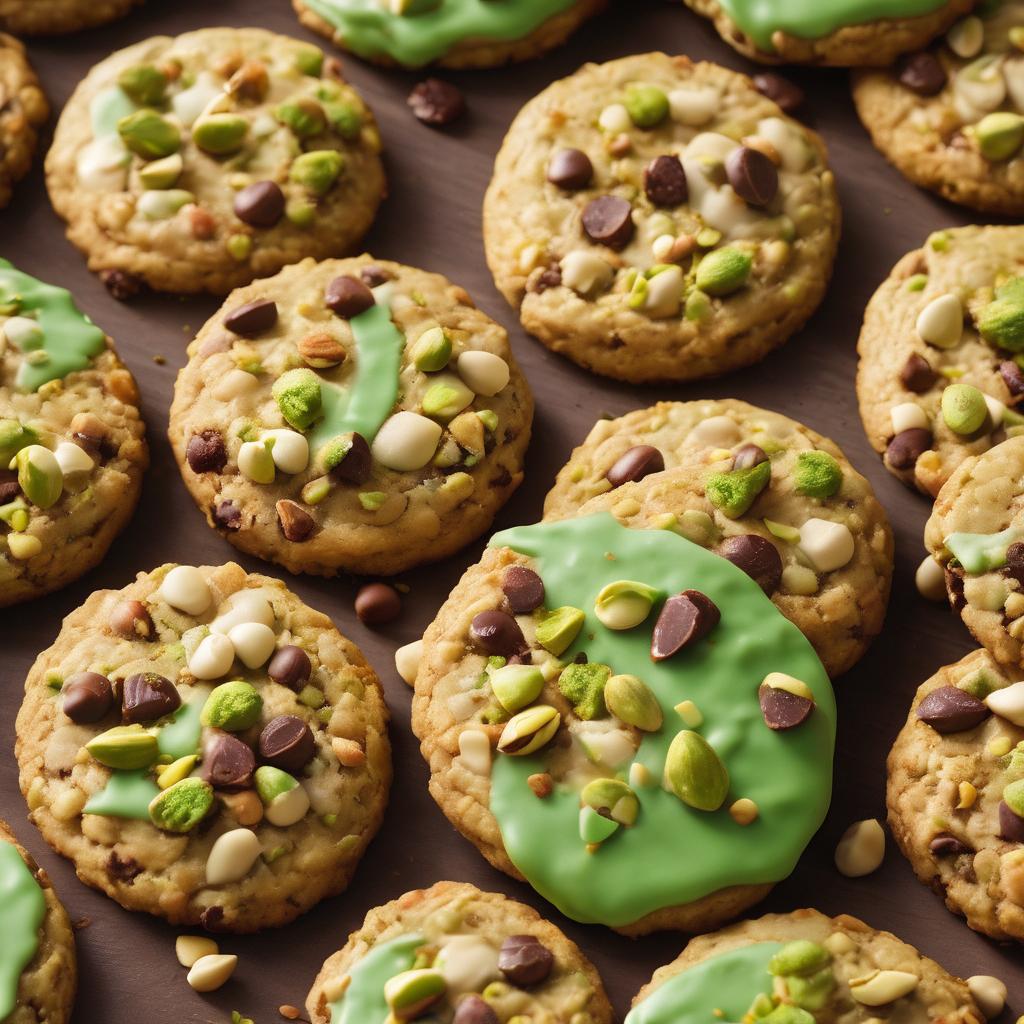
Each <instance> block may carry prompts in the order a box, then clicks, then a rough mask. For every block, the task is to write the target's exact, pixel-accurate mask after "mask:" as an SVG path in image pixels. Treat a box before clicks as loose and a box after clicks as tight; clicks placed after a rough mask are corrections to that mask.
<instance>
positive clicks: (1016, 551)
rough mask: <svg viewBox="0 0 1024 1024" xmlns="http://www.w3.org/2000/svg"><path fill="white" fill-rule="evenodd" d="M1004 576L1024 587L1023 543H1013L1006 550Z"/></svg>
mask: <svg viewBox="0 0 1024 1024" xmlns="http://www.w3.org/2000/svg"><path fill="white" fill-rule="evenodd" d="M1006 575H1007V576H1012V577H1013V578H1014V579H1015V580H1017V582H1018V583H1020V584H1021V585H1022V586H1024V542H1021V541H1019V540H1017V541H1014V542H1013V543H1012V544H1011V545H1010V546H1009V547H1008V548H1007V549H1006Z"/></svg>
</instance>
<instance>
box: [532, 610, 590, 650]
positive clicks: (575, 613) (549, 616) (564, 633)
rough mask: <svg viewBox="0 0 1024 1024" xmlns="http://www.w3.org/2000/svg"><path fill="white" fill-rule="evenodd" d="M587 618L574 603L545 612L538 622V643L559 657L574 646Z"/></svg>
mask: <svg viewBox="0 0 1024 1024" xmlns="http://www.w3.org/2000/svg"><path fill="white" fill-rule="evenodd" d="M585 619H586V616H585V615H584V614H583V612H582V611H581V610H580V609H579V608H573V607H572V605H563V606H562V607H561V608H555V609H553V610H552V611H550V612H545V613H543V614H542V616H541V619H540V621H539V622H538V623H537V630H536V637H537V643H539V644H540V645H541V647H543V648H544V650H546V651H550V652H551V653H552V654H553V655H555V657H556V658H557V657H558V656H559V655H561V654H564V653H565V652H566V651H567V650H568V649H569V647H571V646H572V642H573V641H574V640H575V639H576V637H577V635H578V634H579V631H580V630H581V629H582V628H583V622H584V620H585Z"/></svg>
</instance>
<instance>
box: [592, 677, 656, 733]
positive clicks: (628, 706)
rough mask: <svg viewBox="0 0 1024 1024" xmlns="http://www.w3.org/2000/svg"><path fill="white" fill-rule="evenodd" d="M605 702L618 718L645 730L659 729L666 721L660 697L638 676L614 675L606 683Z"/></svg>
mask: <svg viewBox="0 0 1024 1024" xmlns="http://www.w3.org/2000/svg"><path fill="white" fill-rule="evenodd" d="M604 702H605V704H607V705H608V710H609V711H610V712H611V713H612V714H613V715H615V717H616V718H619V719H621V720H622V721H623V722H625V723H626V725H632V726H635V727H636V728H637V729H642V730H643V731H644V732H655V731H657V730H658V729H660V728H661V725H662V722H663V721H664V715H663V714H662V710H661V705H660V704H659V703H658V698H657V697H655V696H654V692H653V691H652V690H651V688H650V687H649V686H648V685H647V684H646V683H645V682H643V681H642V680H641V679H638V678H637V677H636V676H631V675H617V676H612V677H611V679H609V680H608V682H607V683H605V687H604Z"/></svg>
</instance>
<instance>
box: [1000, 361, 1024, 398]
mask: <svg viewBox="0 0 1024 1024" xmlns="http://www.w3.org/2000/svg"><path fill="white" fill-rule="evenodd" d="M999 376H1000V377H1002V378H1003V383H1004V384H1005V385H1006V387H1007V389H1008V390H1009V392H1010V394H1011V395H1013V397H1014V398H1017V397H1018V396H1020V395H1024V370H1022V369H1021V368H1020V367H1019V366H1018V365H1017V364H1016V363H1015V362H1014V361H1013V360H1012V359H1004V360H1003V361H1002V362H1001V363H1000V364H999Z"/></svg>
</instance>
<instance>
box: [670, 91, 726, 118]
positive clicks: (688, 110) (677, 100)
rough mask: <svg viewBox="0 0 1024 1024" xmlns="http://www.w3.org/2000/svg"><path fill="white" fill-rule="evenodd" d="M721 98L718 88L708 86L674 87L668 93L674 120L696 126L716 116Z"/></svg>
mask: <svg viewBox="0 0 1024 1024" xmlns="http://www.w3.org/2000/svg"><path fill="white" fill-rule="evenodd" d="M719 100H720V97H719V94H718V90H717V89H712V88H710V87H708V86H694V87H689V88H685V89H673V90H672V91H671V92H670V93H669V94H668V107H669V113H670V115H671V117H672V120H673V121H676V122H678V123H679V124H686V125H690V127H692V128H696V127H698V126H700V125H702V124H707V123H708V121H710V120H711V118H713V117H714V116H715V111H716V110H718V105H719Z"/></svg>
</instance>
